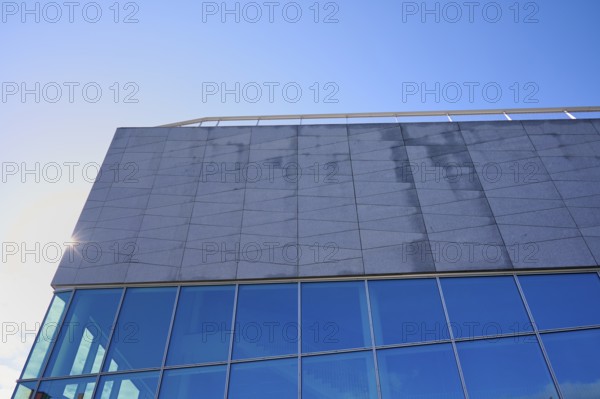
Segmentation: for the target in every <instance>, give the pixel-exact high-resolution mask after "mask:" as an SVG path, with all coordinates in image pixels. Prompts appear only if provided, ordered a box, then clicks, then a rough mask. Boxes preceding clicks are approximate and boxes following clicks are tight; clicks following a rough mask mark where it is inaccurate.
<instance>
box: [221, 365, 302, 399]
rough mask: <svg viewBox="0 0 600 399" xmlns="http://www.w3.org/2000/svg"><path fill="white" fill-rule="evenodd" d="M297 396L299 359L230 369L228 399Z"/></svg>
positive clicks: (237, 366)
mask: <svg viewBox="0 0 600 399" xmlns="http://www.w3.org/2000/svg"><path fill="white" fill-rule="evenodd" d="M296 397H298V359H296V358H293V359H282V360H268V361H262V362H250V363H238V364H233V365H232V366H231V377H230V381H229V395H228V398H229V399H264V398H296Z"/></svg>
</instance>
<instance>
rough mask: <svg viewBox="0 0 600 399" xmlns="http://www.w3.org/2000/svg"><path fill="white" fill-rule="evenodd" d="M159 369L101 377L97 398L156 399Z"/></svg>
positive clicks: (95, 396)
mask: <svg viewBox="0 0 600 399" xmlns="http://www.w3.org/2000/svg"><path fill="white" fill-rule="evenodd" d="M157 385H158V371H153V372H148V373H136V374H119V375H111V376H104V377H102V378H100V385H99V386H98V390H97V391H96V395H94V398H95V399H154V397H155V395H156V386H157Z"/></svg>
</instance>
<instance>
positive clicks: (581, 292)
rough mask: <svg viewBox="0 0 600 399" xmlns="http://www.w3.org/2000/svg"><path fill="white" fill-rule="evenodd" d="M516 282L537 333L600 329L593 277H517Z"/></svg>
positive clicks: (597, 284)
mask: <svg viewBox="0 0 600 399" xmlns="http://www.w3.org/2000/svg"><path fill="white" fill-rule="evenodd" d="M519 281H520V282H521V287H522V288H523V292H524V294H525V299H526V300H527V303H528V304H529V308H530V309H531V313H532V314H533V319H534V320H535V322H536V324H537V326H538V328H539V329H542V330H544V329H551V328H565V327H579V326H590V325H600V306H598V304H600V279H599V278H598V275H597V274H553V275H542V276H520V277H519Z"/></svg>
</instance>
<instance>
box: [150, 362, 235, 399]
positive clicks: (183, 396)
mask: <svg viewBox="0 0 600 399" xmlns="http://www.w3.org/2000/svg"><path fill="white" fill-rule="evenodd" d="M226 373H227V366H213V367H196V368H192V369H178V370H167V371H165V373H164V375H163V379H162V382H161V384H160V395H159V398H160V399H173V398H178V399H198V398H207V399H210V398H223V396H224V395H225V374H226Z"/></svg>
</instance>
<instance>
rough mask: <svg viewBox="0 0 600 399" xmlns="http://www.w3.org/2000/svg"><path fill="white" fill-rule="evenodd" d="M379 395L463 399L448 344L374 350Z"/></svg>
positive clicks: (453, 359) (452, 355) (454, 361)
mask: <svg viewBox="0 0 600 399" xmlns="http://www.w3.org/2000/svg"><path fill="white" fill-rule="evenodd" d="M377 362H378V364H379V380H380V382H381V395H382V398H383V399H388V398H390V399H391V398H422V399H437V398H447V399H454V398H456V399H459V398H461V399H462V398H464V394H463V389H462V385H461V382H460V376H459V374H458V367H457V366H456V359H455V358H454V351H453V350H452V345H451V344H439V345H424V346H412V347H406V348H396V349H384V350H379V351H377Z"/></svg>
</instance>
